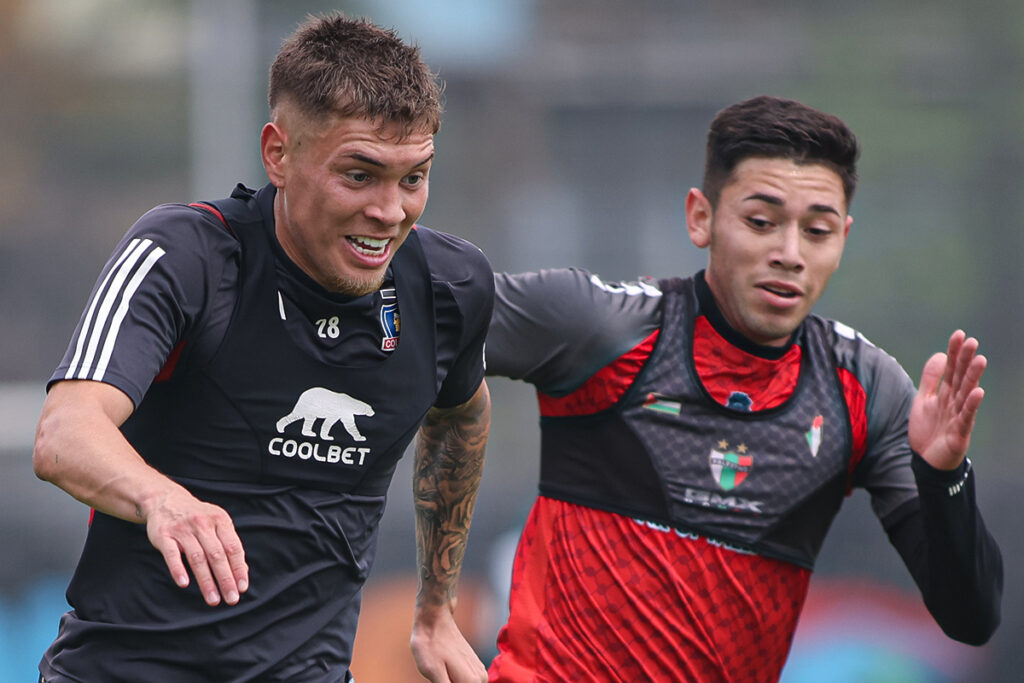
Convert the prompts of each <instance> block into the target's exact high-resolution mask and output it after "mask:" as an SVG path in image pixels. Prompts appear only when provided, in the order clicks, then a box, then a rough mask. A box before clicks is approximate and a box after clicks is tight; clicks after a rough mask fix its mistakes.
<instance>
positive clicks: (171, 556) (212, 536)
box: [147, 499, 249, 607]
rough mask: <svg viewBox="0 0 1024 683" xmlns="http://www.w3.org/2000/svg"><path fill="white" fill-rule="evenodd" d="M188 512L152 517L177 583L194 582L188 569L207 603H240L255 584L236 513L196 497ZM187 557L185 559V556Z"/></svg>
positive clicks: (154, 536)
mask: <svg viewBox="0 0 1024 683" xmlns="http://www.w3.org/2000/svg"><path fill="white" fill-rule="evenodd" d="M187 507H189V508H190V509H189V510H188V512H182V511H180V510H179V511H175V512H173V513H172V512H170V511H166V510H165V511H162V514H161V515H154V516H153V517H151V518H150V519H149V520H148V521H147V531H148V532H149V535H150V540H151V542H152V543H153V545H154V546H155V547H156V548H157V550H159V551H160V553H161V555H162V556H163V558H164V562H165V563H166V564H167V569H168V571H169V572H170V574H171V577H172V579H173V580H174V582H175V584H177V585H178V586H179V587H181V588H184V587H186V586H188V584H189V578H188V573H187V571H186V566H185V563H187V565H188V569H190V570H191V571H192V575H193V576H194V577H195V580H196V585H197V586H198V588H199V591H200V592H201V593H202V595H203V600H205V601H206V604H208V605H210V606H211V607H212V606H215V605H218V604H220V601H221V600H222V599H223V600H224V602H226V603H227V604H229V605H234V604H237V603H238V601H239V598H240V595H241V593H244V592H245V591H246V590H247V589H248V588H249V568H248V565H246V563H245V552H244V550H243V548H242V542H241V539H239V537H238V534H237V533H236V531H235V528H234V524H232V522H231V518H230V517H229V516H228V514H227V513H226V512H225V511H224V510H222V509H221V508H219V507H217V506H215V505H209V504H207V503H202V502H201V501H198V500H194V499H193V501H192V502H191V503H190V504H189V505H188V506H187ZM182 558H184V562H183V561H182Z"/></svg>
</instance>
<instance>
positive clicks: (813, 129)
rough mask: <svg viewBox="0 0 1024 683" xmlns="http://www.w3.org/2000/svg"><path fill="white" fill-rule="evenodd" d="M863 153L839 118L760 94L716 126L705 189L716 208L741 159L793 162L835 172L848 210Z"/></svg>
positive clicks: (719, 119) (727, 110) (730, 110)
mask: <svg viewBox="0 0 1024 683" xmlns="http://www.w3.org/2000/svg"><path fill="white" fill-rule="evenodd" d="M859 155H860V148H859V146H858V144H857V138H856V137H855V136H854V134H853V131H851V130H850V129H849V127H847V125H846V124H845V123H843V121H842V119H840V118H839V117H837V116H833V115H832V114H826V113H824V112H821V111H818V110H817V109H814V108H812V107H808V106H807V105H805V104H801V103H800V102H796V101H795V100H785V99H780V98H778V97H770V96H767V95H761V96H759V97H754V98H752V99H749V100H745V101H743V102H739V103H737V104H734V105H732V106H730V107H726V108H725V109H723V110H722V111H720V112H718V114H717V115H716V116H715V118H714V120H713V121H712V122H711V127H710V129H709V130H708V141H707V153H706V156H705V162H704V183H703V187H702V189H703V191H704V195H705V196H706V197H707V198H708V200H709V201H710V202H711V204H712V206H714V205H716V204H717V203H718V198H719V196H720V194H721V192H722V188H723V187H724V186H725V184H726V183H727V182H728V181H729V178H730V176H731V175H732V172H733V169H735V168H736V166H737V165H739V163H740V162H741V161H743V160H745V159H749V158H751V157H760V158H766V159H791V160H792V161H794V162H796V163H798V164H822V165H824V166H827V167H829V168H831V169H832V170H833V171H835V172H836V174H838V175H839V179H840V180H841V181H842V183H843V193H844V194H845V195H846V205H847V206H849V205H850V201H851V200H852V199H853V193H854V190H855V189H856V187H857V157H858V156H859Z"/></svg>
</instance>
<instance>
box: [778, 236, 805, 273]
mask: <svg viewBox="0 0 1024 683" xmlns="http://www.w3.org/2000/svg"><path fill="white" fill-rule="evenodd" d="M778 234H779V243H778V244H777V245H776V246H775V252H774V253H773V254H772V265H773V266H775V267H777V268H783V269H785V270H792V271H794V272H797V273H799V272H800V271H802V270H803V269H804V258H803V253H802V252H801V246H802V245H801V241H800V228H799V226H796V225H788V226H786V228H785V229H784V230H780V231H779V233H778Z"/></svg>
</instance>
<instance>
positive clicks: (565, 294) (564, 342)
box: [486, 268, 661, 396]
mask: <svg viewBox="0 0 1024 683" xmlns="http://www.w3.org/2000/svg"><path fill="white" fill-rule="evenodd" d="M660 316H661V292H660V290H658V288H657V285H656V283H654V282H651V281H647V280H639V281H636V282H629V283H606V282H604V281H602V280H601V279H600V278H598V277H597V276H596V275H592V274H591V273H589V272H587V271H585V270H581V269H578V268H564V269H555V270H541V271H538V272H528V273H519V274H508V273H497V274H495V304H494V314H493V316H492V317H491V325H490V329H489V331H488V334H487V348H486V360H487V374H488V375H497V376H502V377H510V378H512V379H520V380H524V381H526V382H529V383H531V384H533V385H535V386H536V387H537V388H538V389H539V390H541V391H543V392H544V393H547V394H551V395H553V396H564V395H566V394H568V393H571V392H572V391H574V390H575V389H577V388H578V387H579V386H580V385H581V384H583V383H584V382H585V381H586V380H587V378H589V377H590V376H591V375H593V374H594V373H595V372H597V371H598V370H600V369H601V368H603V367H604V366H605V365H607V364H608V363H610V362H612V361H613V360H615V359H616V358H618V357H619V356H620V355H622V354H623V353H625V352H626V351H629V350H630V349H632V348H633V347H634V346H636V345H637V344H639V343H640V342H642V341H643V340H644V339H646V338H647V337H648V336H649V335H650V334H651V333H652V332H654V330H656V329H657V327H658V324H659V320H660Z"/></svg>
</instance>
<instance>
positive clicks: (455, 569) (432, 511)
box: [413, 383, 491, 605]
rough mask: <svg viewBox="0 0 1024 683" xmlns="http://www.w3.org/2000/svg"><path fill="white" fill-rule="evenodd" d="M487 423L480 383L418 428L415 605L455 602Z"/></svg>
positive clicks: (486, 400) (487, 406) (485, 400)
mask: <svg viewBox="0 0 1024 683" xmlns="http://www.w3.org/2000/svg"><path fill="white" fill-rule="evenodd" d="M490 423H491V399H490V396H489V394H488V392H487V385H486V384H485V383H481V385H480V388H479V389H478V390H477V392H476V394H474V395H473V398H471V399H470V400H469V401H467V402H466V403H463V404H462V405H460V406H456V407H455V408H446V409H439V408H432V409H431V410H430V412H429V413H428V414H427V417H426V419H425V420H424V422H423V425H422V426H421V427H420V431H419V434H418V438H417V439H416V456H415V457H416V460H415V465H414V473H413V497H414V500H415V505H416V560H417V565H418V566H419V593H418V595H417V596H416V602H417V604H420V605H439V604H446V603H451V601H453V600H454V598H455V592H456V583H457V581H458V578H459V571H460V570H461V568H462V558H463V556H464V555H465V552H466V539H467V537H468V535H469V524H470V520H471V519H472V516H473V505H474V503H475V502H476V492H477V488H478V487H479V486H480V477H481V475H482V474H483V467H484V447H485V446H486V444H487V431H488V428H489V427H490Z"/></svg>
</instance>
